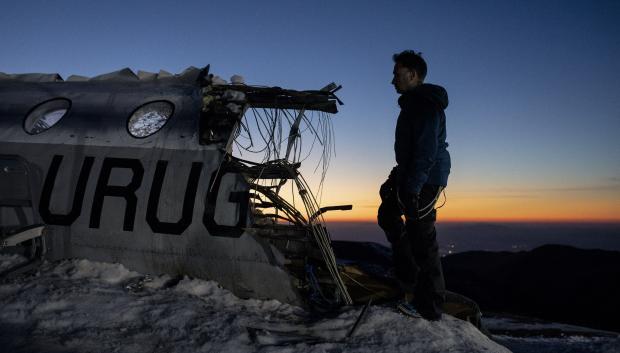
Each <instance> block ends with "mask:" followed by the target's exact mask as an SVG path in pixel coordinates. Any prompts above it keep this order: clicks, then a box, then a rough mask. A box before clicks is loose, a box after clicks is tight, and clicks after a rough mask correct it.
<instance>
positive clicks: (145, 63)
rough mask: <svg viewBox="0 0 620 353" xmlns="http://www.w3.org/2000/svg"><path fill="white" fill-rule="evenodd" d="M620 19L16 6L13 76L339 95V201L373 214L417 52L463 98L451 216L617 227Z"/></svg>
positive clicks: (594, 6) (453, 127)
mask: <svg viewBox="0 0 620 353" xmlns="http://www.w3.org/2000/svg"><path fill="white" fill-rule="evenodd" d="M618 18H620V2H618V1H595V2H590V1H467V2H462V1H437V2H433V3H432V4H431V3H429V2H422V1H388V2H384V3H380V2H376V1H372V2H371V1H329V2H328V1H314V2H301V1H260V2H259V1H247V2H246V1H237V2H229V3H224V2H221V1H184V2H181V1H177V2H172V1H158V2H155V1H153V2H146V1H125V2H120V1H106V2H102V1H98V2H93V1H20V2H17V1H15V2H3V3H2V4H1V5H0V40H1V43H2V55H0V72H6V73H23V72H58V73H60V74H61V75H63V76H65V77H66V76H68V75H69V74H80V75H96V74H100V73H105V72H109V71H114V70H117V69H119V68H122V67H130V68H132V69H134V70H138V69H143V70H151V71H157V70H159V69H165V70H167V71H170V72H180V71H181V70H182V69H184V68H185V67H187V66H190V65H193V66H204V65H206V64H211V68H212V72H214V73H216V74H218V75H220V76H222V77H224V78H228V77H230V76H231V75H233V74H241V75H243V76H244V77H245V78H246V82H248V83H249V84H263V85H279V86H283V87H289V88H296V89H317V88H321V87H323V86H324V85H325V84H327V83H329V82H331V81H335V82H337V83H339V84H342V85H343V89H342V90H341V91H340V92H339V95H340V97H341V99H342V100H343V101H344V102H345V105H344V106H342V107H341V109H340V111H341V112H340V113H339V114H338V115H336V117H335V120H334V123H335V129H336V147H337V157H336V159H335V160H334V161H333V165H332V169H331V170H330V174H329V175H328V181H327V185H326V188H327V189H326V190H327V191H330V188H331V190H332V192H330V195H331V196H330V198H328V200H327V201H328V202H332V203H347V202H353V203H354V205H356V207H357V208H358V209H364V208H368V209H372V208H373V207H376V204H377V202H378V197H377V196H376V188H377V186H378V185H379V184H380V183H381V182H382V180H383V179H384V178H385V176H386V175H387V173H388V172H389V170H390V168H391V167H392V165H393V164H394V157H393V151H392V144H393V130H394V126H395V120H396V116H397V114H398V108H397V105H396V99H397V95H396V93H395V92H394V90H393V87H392V86H391V85H390V80H391V73H392V61H391V55H392V54H393V53H395V52H398V51H401V50H403V49H415V50H418V51H422V52H423V54H424V56H425V58H426V59H427V61H428V63H429V74H428V76H427V81H428V82H431V83H437V84H440V85H443V86H444V87H446V89H447V90H448V93H449V96H450V106H449V107H448V110H447V112H446V113H447V116H448V142H449V143H450V148H449V150H450V152H451V154H452V157H453V171H452V174H451V177H450V188H449V189H448V190H449V191H450V195H451V196H449V199H450V200H451V201H452V205H450V203H449V204H448V206H447V209H446V213H447V214H449V215H453V216H454V217H457V218H458V217H460V216H458V215H464V216H463V217H465V216H466V210H467V209H468V208H471V207H473V206H471V205H470V204H468V203H467V202H470V201H467V200H471V198H476V197H484V198H487V199H488V200H490V199H501V198H506V199H509V198H524V199H525V201H524V202H523V203H522V204H519V203H514V204H510V205H508V204H506V205H504V206H497V205H496V206H493V205H494V204H493V202H491V201H488V200H487V201H488V202H487V203H485V204H484V206H480V207H481V209H480V210H479V211H476V212H479V213H480V214H483V213H484V212H485V211H484V207H494V209H495V210H498V209H499V210H502V208H501V207H508V208H510V210H513V209H514V208H527V207H528V206H529V205H531V203H532V202H534V203H536V202H538V203H542V202H548V203H550V206H549V207H550V208H553V207H555V206H554V202H562V204H565V203H566V202H569V201H570V200H574V202H575V204H576V206H574V207H573V211H572V212H574V214H575V215H577V213H578V212H580V208H581V207H582V208H584V209H585V210H587V211H588V212H591V213H588V214H591V217H590V218H592V217H594V218H596V217H595V215H596V214H600V212H607V211H609V212H608V214H609V217H607V218H614V217H613V214H614V213H615V214H618V215H619V216H616V217H615V218H616V219H620V218H619V217H620V142H619V141H620V139H619V138H618V136H617V135H618V133H619V132H620V99H619V98H620V97H619V95H620V70H619V69H618V67H617V63H619V62H620V21H618V20H617V19H618ZM593 190H594V191H593ZM468 205H470V206H468ZM601 205H602V206H601ZM450 207H454V208H453V209H450ZM537 207H538V208H537V209H541V210H542V209H545V208H544V207H543V206H542V204H540V205H539V206H537ZM558 207H559V206H558ZM563 207H565V206H563ZM601 207H604V208H605V209H602V208H601ZM556 209H558V208H556ZM559 209H560V210H564V208H561V207H560V208H559ZM368 212H370V211H368ZM373 212H374V211H373ZM511 212H512V211H511ZM558 212H559V211H558ZM562 212H568V213H566V217H560V216H558V214H554V215H555V216H554V217H556V218H558V217H559V218H570V217H571V215H572V214H573V213H570V212H571V211H570V208H569V207H567V208H566V211H562ZM371 213H372V212H371ZM509 213H510V212H509ZM369 214H370V213H369ZM476 214H478V213H476ZM605 214H607V213H605ZM507 215H508V213H507ZM510 215H511V216H514V217H517V218H518V214H514V213H510ZM530 216H531V214H530V213H527V212H526V213H523V217H525V218H527V217H530ZM550 217H551V216H550Z"/></svg>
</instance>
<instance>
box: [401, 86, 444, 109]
mask: <svg viewBox="0 0 620 353" xmlns="http://www.w3.org/2000/svg"><path fill="white" fill-rule="evenodd" d="M420 99H424V100H428V101H431V102H433V103H435V104H437V105H438V106H439V107H441V109H446V108H447V107H448V92H446V90H445V88H443V87H441V86H438V85H433V84H430V83H423V84H421V85H419V86H416V87H415V88H413V89H411V90H409V91H407V92H405V93H403V94H402V95H401V96H400V98H399V99H398V104H399V105H400V106H401V107H402V106H403V104H404V103H405V102H410V101H418V100H420Z"/></svg>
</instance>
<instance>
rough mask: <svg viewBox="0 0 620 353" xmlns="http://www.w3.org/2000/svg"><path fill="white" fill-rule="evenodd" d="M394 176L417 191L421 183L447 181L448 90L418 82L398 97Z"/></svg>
mask: <svg viewBox="0 0 620 353" xmlns="http://www.w3.org/2000/svg"><path fill="white" fill-rule="evenodd" d="M398 104H399V105H400V108H401V110H400V115H399V116H398V122H397V123H396V139H395V141H394V151H395V152H396V163H397V164H398V165H397V166H396V177H397V182H398V186H399V187H400V188H405V190H407V191H408V192H411V193H414V194H419V193H420V190H422V186H423V185H424V184H432V185H442V186H446V185H447V184H448V175H449V174H450V153H449V152H448V150H447V149H446V148H447V147H448V143H447V142H446V115H445V114H444V109H446V107H447V106H448V93H447V92H446V90H445V89H444V88H443V87H441V86H436V85H431V84H426V83H425V84H422V85H419V86H416V87H415V88H413V89H411V90H409V91H407V92H405V93H403V94H402V95H401V96H400V98H399V99H398Z"/></svg>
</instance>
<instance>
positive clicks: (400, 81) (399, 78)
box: [392, 63, 418, 94]
mask: <svg viewBox="0 0 620 353" xmlns="http://www.w3.org/2000/svg"><path fill="white" fill-rule="evenodd" d="M393 74H394V78H392V84H393V85H394V88H395V89H396V92H398V93H401V94H402V93H404V92H406V91H407V90H410V89H411V88H413V87H415V86H417V85H418V79H417V74H416V72H415V71H413V70H410V69H408V68H406V67H404V66H402V65H401V64H400V63H396V64H394V71H393Z"/></svg>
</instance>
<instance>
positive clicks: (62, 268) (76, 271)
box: [54, 260, 140, 284]
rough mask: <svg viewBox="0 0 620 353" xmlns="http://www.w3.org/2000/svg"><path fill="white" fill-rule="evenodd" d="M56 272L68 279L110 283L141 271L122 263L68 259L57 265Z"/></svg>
mask: <svg viewBox="0 0 620 353" xmlns="http://www.w3.org/2000/svg"><path fill="white" fill-rule="evenodd" d="M54 273H56V274H58V275H60V276H62V277H63V278H66V279H73V280H77V279H91V280H100V281H102V282H105V283H109V284H118V283H121V282H125V281H127V280H129V279H132V278H135V277H138V276H140V274H139V273H137V272H133V271H129V270H128V269H126V268H125V267H124V266H123V265H121V264H109V263H102V262H93V261H88V260H74V261H67V262H65V263H62V264H60V265H59V266H58V267H56V269H54Z"/></svg>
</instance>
